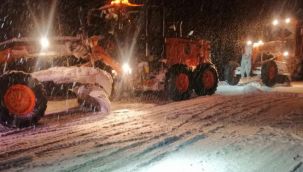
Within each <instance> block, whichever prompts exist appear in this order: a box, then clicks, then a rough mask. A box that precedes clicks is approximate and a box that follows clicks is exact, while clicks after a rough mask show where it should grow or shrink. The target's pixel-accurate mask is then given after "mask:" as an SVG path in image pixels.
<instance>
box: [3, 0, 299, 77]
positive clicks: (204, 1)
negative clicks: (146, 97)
mask: <svg viewBox="0 0 303 172" xmlns="http://www.w3.org/2000/svg"><path fill="white" fill-rule="evenodd" d="M143 1H144V0H136V1H132V0H130V2H134V3H142V2H143ZM108 2H109V1H105V0H1V6H0V41H3V40H7V39H10V38H12V37H18V36H31V35H34V34H37V33H41V34H43V33H42V32H43V31H44V30H46V28H47V26H48V23H50V22H49V21H50V18H49V14H50V12H51V11H52V9H54V15H53V19H52V24H50V26H51V27H50V28H51V29H49V30H50V31H49V32H50V34H53V35H58V36H59V35H74V34H76V33H77V31H78V30H79V28H80V18H83V15H84V14H85V13H86V12H87V10H88V9H91V8H97V7H99V6H101V5H103V4H106V3H108ZM164 2H165V6H166V8H167V12H168V16H169V17H170V20H175V21H183V23H184V24H183V26H184V32H185V33H186V32H188V31H190V30H192V29H194V30H195V34H196V35H197V36H198V37H200V38H203V39H207V40H210V41H211V43H212V52H213V61H214V63H215V64H216V65H217V66H218V69H219V73H222V70H223V67H222V66H223V65H224V64H225V63H227V62H228V61H229V60H230V59H239V57H240V53H241V47H243V41H244V40H245V39H246V38H247V37H248V36H250V37H259V36H260V35H259V33H260V30H261V28H262V26H263V25H264V24H266V23H269V22H271V20H272V18H274V17H277V16H281V17H284V16H296V17H300V18H301V19H303V17H302V13H303V8H302V7H303V1H302V0H165V1H164ZM42 26H44V27H45V28H43V27H42ZM221 76H222V75H221Z"/></svg>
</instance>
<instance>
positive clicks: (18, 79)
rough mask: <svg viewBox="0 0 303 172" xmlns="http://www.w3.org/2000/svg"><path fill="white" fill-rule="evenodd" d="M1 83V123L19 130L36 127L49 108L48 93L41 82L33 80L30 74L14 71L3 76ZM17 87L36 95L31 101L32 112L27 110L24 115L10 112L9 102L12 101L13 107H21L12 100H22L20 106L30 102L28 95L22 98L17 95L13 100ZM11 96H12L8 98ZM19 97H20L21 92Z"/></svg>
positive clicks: (0, 79) (0, 78)
mask: <svg viewBox="0 0 303 172" xmlns="http://www.w3.org/2000/svg"><path fill="white" fill-rule="evenodd" d="M0 83H1V84H0V123H1V124H3V125H6V126H8V127H18V128H23V127H28V126H31V125H35V124H36V123H37V122H38V121H39V119H40V118H41V117H42V116H43V115H44V112H45V110H46V107H47V98H46V93H45V90H44V88H43V86H42V85H41V84H40V83H39V81H38V80H36V79H34V78H32V77H31V75H30V74H27V73H24V72H16V71H14V72H8V73H5V74H3V75H2V76H1V77H0ZM16 87H19V88H20V87H21V88H25V90H27V91H28V90H29V92H30V93H32V94H33V95H34V96H33V97H32V99H30V100H32V101H31V102H32V106H31V108H29V109H30V111H26V110H25V111H23V112H22V114H18V113H16V111H15V112H13V111H12V110H9V109H10V108H9V105H8V103H7V102H8V101H10V103H11V104H10V106H11V107H12V106H14V107H16V106H18V105H19V104H18V103H12V102H13V101H11V99H10V98H12V100H20V104H22V102H29V101H30V100H28V99H27V98H29V96H28V94H26V95H27V96H23V95H22V97H17V96H16V95H15V98H13V97H14V93H16V92H17V91H16V90H13V88H16ZM26 93H28V92H26ZM10 94H11V96H8V95H10ZM17 95H18V96H20V92H19V93H18V94H17ZM24 97H26V98H24ZM16 102H17V101H16ZM28 107H29V106H26V107H25V108H28ZM20 112H21V111H20Z"/></svg>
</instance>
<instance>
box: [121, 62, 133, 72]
mask: <svg viewBox="0 0 303 172" xmlns="http://www.w3.org/2000/svg"><path fill="white" fill-rule="evenodd" d="M122 70H123V72H124V74H131V73H132V69H131V68H130V66H129V64H128V63H124V64H123V66H122Z"/></svg>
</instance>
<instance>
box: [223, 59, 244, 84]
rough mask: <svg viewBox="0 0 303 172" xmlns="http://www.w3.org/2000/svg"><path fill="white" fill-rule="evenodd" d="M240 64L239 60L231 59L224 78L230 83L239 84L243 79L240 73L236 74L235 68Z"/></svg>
mask: <svg viewBox="0 0 303 172" xmlns="http://www.w3.org/2000/svg"><path fill="white" fill-rule="evenodd" d="M239 66H240V65H239V64H238V63H237V62H233V61H230V62H229V63H228V64H227V65H226V66H225V69H224V79H225V81H226V82H227V83H228V84H229V85H237V84H238V83H239V81H240V79H241V76H240V75H235V70H236V69H237V67H239Z"/></svg>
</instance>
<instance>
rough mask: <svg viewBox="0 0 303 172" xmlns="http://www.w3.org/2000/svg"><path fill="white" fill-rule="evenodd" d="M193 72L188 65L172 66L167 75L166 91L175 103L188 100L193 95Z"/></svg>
mask: <svg viewBox="0 0 303 172" xmlns="http://www.w3.org/2000/svg"><path fill="white" fill-rule="evenodd" d="M190 78H191V71H190V70H189V69H188V67H187V66H186V65H182V64H178V65H174V66H172V67H171V68H170V69H169V71H168V72H167V74H166V81H165V91H166V93H167V94H168V96H169V97H170V98H171V99H172V100H175V101H180V100H185V99H188V98H189V97H190V95H191V92H192V88H191V85H192V84H191V81H190Z"/></svg>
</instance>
